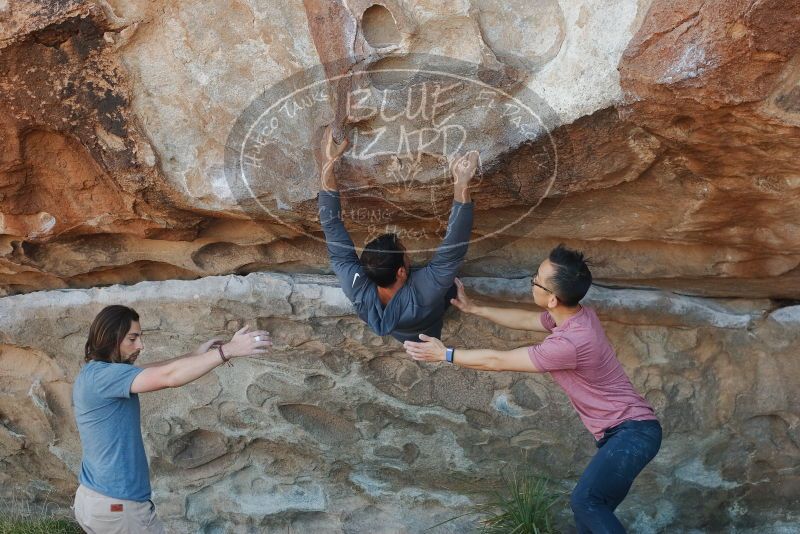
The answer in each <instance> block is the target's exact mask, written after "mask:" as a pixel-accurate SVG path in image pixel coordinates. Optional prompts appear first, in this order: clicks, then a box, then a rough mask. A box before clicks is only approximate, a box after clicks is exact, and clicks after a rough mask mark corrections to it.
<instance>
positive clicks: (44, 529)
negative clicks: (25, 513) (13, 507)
mask: <svg viewBox="0 0 800 534" xmlns="http://www.w3.org/2000/svg"><path fill="white" fill-rule="evenodd" d="M0 534H83V529H81V527H80V526H78V524H77V523H76V522H74V521H72V520H69V519H38V518H26V519H22V518H9V517H0Z"/></svg>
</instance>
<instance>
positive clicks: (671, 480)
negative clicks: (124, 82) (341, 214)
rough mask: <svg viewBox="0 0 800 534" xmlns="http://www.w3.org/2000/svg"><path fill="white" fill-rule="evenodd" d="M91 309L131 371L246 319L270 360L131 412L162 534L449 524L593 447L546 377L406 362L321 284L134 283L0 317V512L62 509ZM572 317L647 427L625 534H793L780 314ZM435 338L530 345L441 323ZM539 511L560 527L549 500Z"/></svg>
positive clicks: (788, 393) (749, 309) (642, 306)
mask: <svg viewBox="0 0 800 534" xmlns="http://www.w3.org/2000/svg"><path fill="white" fill-rule="evenodd" d="M524 282H525V283H522V282H520V283H509V282H508V281H507V280H504V279H492V278H479V279H468V280H467V284H468V286H470V287H471V288H473V290H474V291H476V292H478V293H483V294H484V295H490V294H491V295H503V296H504V297H505V298H508V297H512V298H513V297H515V296H517V297H522V295H524V294H525V292H526V289H525V285H526V284H527V281H524ZM110 303H124V304H127V305H130V306H133V307H134V308H135V309H136V310H137V311H138V312H139V313H140V314H141V317H142V327H143V330H144V332H145V335H144V341H145V347H146V348H145V352H143V354H142V357H141V358H142V359H143V360H145V361H147V360H148V359H149V358H154V357H157V356H156V355H159V356H162V357H163V356H165V355H169V354H175V353H182V352H185V351H187V350H191V349H192V348H193V347H194V346H196V345H198V344H199V343H201V342H202V341H204V340H205V339H207V338H209V337H212V336H216V335H223V336H225V335H230V334H231V333H232V332H233V331H235V330H236V329H238V328H239V327H240V325H241V324H242V323H243V322H245V321H246V322H248V323H249V324H252V325H257V326H258V327H260V328H266V329H269V330H270V331H271V332H272V334H273V337H274V340H275V343H276V345H275V350H274V352H273V353H272V354H270V355H269V356H267V357H265V358H262V359H240V360H237V361H236V362H235V365H234V366H233V368H228V367H224V366H223V367H220V368H218V369H217V370H215V371H214V372H212V373H211V374H210V375H208V376H206V377H204V378H203V379H201V380H199V381H197V382H196V383H193V384H191V385H189V386H186V387H183V388H179V389H176V390H171V391H169V390H168V391H163V392H159V393H152V394H144V395H142V396H141V400H142V413H143V428H144V435H145V441H146V447H147V449H148V452H149V455H150V459H151V470H152V476H151V478H152V480H153V483H154V484H153V485H154V492H155V501H156V503H157V504H158V506H159V509H160V513H161V514H162V516H163V517H164V518H165V520H166V521H167V522H168V523H169V525H170V526H171V527H172V528H173V529H175V531H177V532H222V531H231V529H234V528H235V530H236V531H244V530H246V529H253V530H262V531H263V530H265V529H266V530H270V531H272V530H275V531H279V532H280V531H284V530H286V529H287V528H288V529H291V530H292V531H296V532H421V531H422V530H424V529H425V528H428V527H430V526H432V525H435V524H436V523H438V522H439V521H443V520H445V519H448V518H450V517H454V516H456V515H459V514H460V513H463V512H466V511H468V510H469V506H470V504H471V503H472V502H473V501H474V500H475V499H476V493H475V492H476V491H479V490H482V489H485V488H486V487H487V486H488V485H489V484H491V483H492V482H493V481H495V480H497V478H498V476H499V473H501V472H503V471H505V472H512V471H518V470H524V469H533V470H535V471H536V472H538V473H542V474H547V475H549V476H551V477H554V478H555V480H556V481H557V485H558V487H559V488H560V489H563V490H564V491H569V490H570V488H571V487H572V485H573V484H574V482H575V478H576V477H577V476H578V475H579V474H580V472H581V470H582V468H583V466H584V465H585V463H586V462H587V461H588V459H589V458H590V456H591V454H592V453H593V450H594V446H593V440H592V438H591V436H590V435H589V433H588V432H586V430H585V429H584V428H583V427H582V426H581V423H580V421H579V420H578V418H577V416H576V415H575V413H574V411H573V409H572V407H571V406H570V405H569V402H568V401H567V399H566V396H565V395H564V394H563V393H561V392H560V391H559V390H558V389H557V388H556V387H555V386H554V384H553V382H552V381H551V380H550V378H548V377H547V376H544V375H527V374H524V373H480V372H475V371H470V370H465V369H459V368H457V367H450V366H446V365H442V364H418V363H415V362H413V361H411V360H409V359H408V358H406V357H405V356H404V355H403V353H402V348H401V346H400V345H399V344H398V343H396V342H395V341H393V340H388V339H382V338H379V337H376V336H374V335H372V334H371V333H370V332H369V331H368V330H367V329H366V328H365V326H364V325H363V324H362V323H361V322H360V321H359V320H358V319H357V318H356V317H354V316H353V314H352V310H351V309H350V307H349V303H348V302H347V301H346V299H345V298H344V297H343V295H342V293H341V291H340V290H339V288H338V287H337V286H336V280H335V278H333V277H329V276H307V275H305V276H304V275H296V276H292V277H290V276H287V275H282V274H266V273H254V274H251V275H249V276H247V277H237V276H227V277H211V278H205V279H202V280H197V281H167V282H143V283H140V284H137V285H135V286H133V287H124V286H113V287H110V288H103V289H91V290H69V291H48V292H39V293H34V294H31V295H19V296H13V297H6V298H4V299H0V318H2V319H0V332H2V337H0V363H1V364H2V370H3V376H4V382H3V385H4V387H3V391H2V394H0V413H2V418H3V419H2V426H0V461H1V462H2V464H3V470H2V475H0V477H2V479H0V482H2V488H3V489H2V496H3V497H4V499H3V501H4V502H9V500H10V498H11V496H16V497H17V498H18V499H19V498H21V497H22V498H24V499H27V500H30V501H34V502H35V501H37V500H42V499H50V500H51V501H56V502H57V503H59V504H67V503H68V502H69V499H70V498H71V496H72V493H73V492H74V488H75V478H74V473H75V472H76V470H77V469H78V468H79V463H80V443H79V441H78V437H77V434H76V431H75V428H74V424H73V423H72V421H73V415H72V411H71V407H70V400H69V394H70V385H71V383H72V382H73V380H74V378H75V375H76V373H77V372H78V370H79V366H80V357H79V356H78V355H79V354H80V353H81V348H82V345H83V343H84V342H85V335H86V329H87V327H88V324H87V318H89V317H92V316H93V315H94V314H95V313H96V312H97V311H99V310H100V309H101V308H102V307H103V306H105V305H107V304H110ZM587 303H588V304H590V305H592V306H594V307H595V309H597V310H598V311H599V313H600V316H601V319H602V320H603V321H604V324H605V327H606V328H607V333H608V335H609V338H610V339H611V341H612V343H613V344H614V345H615V346H616V348H617V351H618V355H619V358H620V360H621V361H622V363H623V365H624V366H625V367H626V369H627V371H628V373H629V374H630V376H631V379H632V380H633V382H634V384H635V386H636V387H637V388H638V389H639V390H640V391H642V392H643V393H645V394H646V396H647V398H648V399H649V400H650V402H651V403H653V405H654V406H655V408H656V410H657V411H658V413H659V416H660V417H661V418H662V422H663V425H664V429H665V439H664V443H663V446H662V450H661V452H660V453H659V455H658V456H657V457H656V459H655V460H654V461H653V463H652V464H651V465H650V466H649V467H648V468H647V469H646V470H645V471H644V472H643V474H642V475H641V476H640V478H639V479H637V482H636V484H635V486H634V488H633V490H632V493H631V495H630V497H629V498H628V499H627V500H626V501H625V503H624V504H623V506H622V507H621V509H620V514H621V516H622V517H623V518H624V520H625V522H626V524H627V525H629V528H630V529H631V530H632V531H635V532H662V531H665V530H666V531H670V532H672V531H692V529H697V530H694V531H713V532H720V531H727V530H729V529H733V528H734V527H735V528H736V530H737V531H740V532H751V531H752V532H759V533H760V532H785V531H787V530H786V529H790V525H795V528H796V525H797V524H796V523H795V522H796V521H797V520H798V517H797V514H798V507H797V485H798V483H799V482H800V481H799V480H798V476H797V474H796V472H795V469H794V467H795V466H796V465H797V462H798V460H800V448H798V439H800V435H798V420H797V413H798V408H800V395H798V390H797V388H796V387H795V384H796V378H797V376H798V374H799V373H800V364H799V363H798V360H797V358H796V355H797V352H798V350H800V338H798V332H800V329H799V328H798V327H800V307H798V306H788V307H783V308H778V309H772V308H771V305H770V304H769V302H768V301H741V300H739V301H715V300H712V299H707V298H706V299H704V298H693V297H683V296H676V295H673V294H670V293H666V292H659V291H644V290H630V289H628V290H611V289H601V288H596V289H593V290H592V292H591V293H590V294H589V296H588V300H587ZM443 337H444V338H445V339H446V340H449V341H450V342H453V343H456V344H461V345H466V346H474V345H477V344H479V343H483V344H485V343H490V344H492V345H494V346H499V347H513V346H519V345H522V344H524V343H532V342H534V341H537V340H538V339H539V338H537V337H534V336H531V335H526V334H525V333H520V332H515V331H511V330H505V329H502V328H498V327H492V326H490V325H488V324H487V323H485V322H482V321H479V320H476V319H474V318H470V317H464V316H459V315H458V314H451V315H450V316H449V318H448V321H447V322H446V331H445V334H444V336H443ZM560 510H561V521H562V522H564V523H565V526H566V524H567V523H568V520H567V519H566V518H567V517H568V516H567V514H566V511H567V503H566V501H563V502H562V503H561V509H560ZM472 521H473V519H472V518H469V517H467V518H462V519H460V520H458V521H456V522H453V523H450V524H448V525H446V526H443V527H441V528H440V529H439V530H437V531H442V532H464V531H465V530H468V529H469V528H470V526H471V525H472ZM782 529H783V530H782Z"/></svg>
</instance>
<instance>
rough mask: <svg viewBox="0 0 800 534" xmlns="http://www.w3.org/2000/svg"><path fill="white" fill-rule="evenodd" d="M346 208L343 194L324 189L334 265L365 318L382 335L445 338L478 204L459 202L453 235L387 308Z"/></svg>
mask: <svg viewBox="0 0 800 534" xmlns="http://www.w3.org/2000/svg"><path fill="white" fill-rule="evenodd" d="M341 211H342V209H341V203H340V201H339V194H338V193H335V192H330V191H320V193H319V221H320V224H321V225H322V230H323V232H325V241H326V242H327V245H328V255H329V256H330V259H331V267H332V268H333V271H334V272H335V273H336V276H337V277H338V278H339V282H340V283H341V285H342V291H344V294H345V295H346V296H347V298H348V299H350V301H351V302H352V303H353V306H354V307H355V309H356V313H358V316H359V317H360V318H361V320H363V321H364V322H366V323H367V324H368V325H369V327H370V328H371V329H372V330H373V331H374V332H375V333H376V334H378V335H379V336H385V335H388V334H391V335H392V337H394V338H395V339H397V340H398V341H401V342H402V341H406V340H413V341H419V334H427V335H429V336H434V337H440V336H441V334H442V322H443V319H442V317H443V315H444V312H445V309H446V308H447V305H448V304H449V301H448V298H447V295H448V293H449V292H450V291H451V289H452V288H453V280H454V279H455V277H456V275H457V274H458V270H459V268H460V267H461V264H462V263H463V262H464V256H466V254H467V247H468V246H469V237H470V233H471V232H472V212H473V204H472V203H471V202H470V203H469V204H464V203H461V202H455V201H454V202H453V207H452V210H451V212H450V220H449V222H448V224H447V234H446V235H445V238H444V240H443V241H442V243H441V244H440V245H439V248H438V249H437V250H436V254H434V256H433V258H432V259H431V261H430V263H428V265H426V266H425V267H423V268H421V269H417V270H414V271H412V272H411V274H410V276H409V279H408V282H406V284H405V285H403V287H401V288H400V290H398V292H397V293H395V295H394V297H392V300H390V301H389V302H388V303H387V304H386V306H385V307H384V305H383V304H382V303H381V301H380V299H379V298H378V286H377V285H376V284H375V282H373V281H372V280H370V279H369V278H368V277H367V275H366V273H365V271H364V267H363V266H362V265H361V261H360V260H359V259H358V256H357V255H356V250H355V246H354V245H353V241H352V239H350V234H348V233H347V229H346V228H345V227H344V223H343V222H342V217H341ZM450 294H451V295H452V294H454V292H453V293H450Z"/></svg>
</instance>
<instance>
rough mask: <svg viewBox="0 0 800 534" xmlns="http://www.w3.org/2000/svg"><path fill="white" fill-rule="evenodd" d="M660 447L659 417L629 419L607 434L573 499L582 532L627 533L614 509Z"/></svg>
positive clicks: (600, 443) (580, 533)
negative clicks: (638, 419)
mask: <svg viewBox="0 0 800 534" xmlns="http://www.w3.org/2000/svg"><path fill="white" fill-rule="evenodd" d="M660 447H661V425H660V424H659V422H658V421H655V420H653V421H625V422H623V423H620V424H619V425H617V426H615V427H613V428H609V429H608V430H606V431H605V432H604V433H603V438H602V439H601V440H600V441H598V442H597V448H598V449H599V450H598V451H597V454H595V455H594V457H593V458H592V461H591V462H589V465H588V466H587V467H586V470H585V471H584V472H583V474H582V475H581V478H580V480H578V485H577V486H575V489H574V490H573V491H572V498H571V499H570V506H571V507H572V513H573V514H574V515H575V523H576V524H577V526H578V533H579V534H588V533H593V534H606V533H614V534H617V533H624V532H625V528H624V527H623V526H622V523H620V522H619V519H617V517H616V516H615V515H614V510H615V509H616V508H617V506H619V503H621V502H622V500H623V499H624V498H625V496H626V495H627V494H628V490H629V489H631V485H632V484H633V479H635V478H636V475H638V474H639V472H640V471H641V470H642V469H644V466H646V465H647V464H648V463H649V462H650V460H652V459H653V458H655V456H656V454H657V453H658V449H659V448H660Z"/></svg>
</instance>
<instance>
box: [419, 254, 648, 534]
mask: <svg viewBox="0 0 800 534" xmlns="http://www.w3.org/2000/svg"><path fill="white" fill-rule="evenodd" d="M456 285H457V287H458V295H457V298H455V299H453V300H452V301H451V302H452V304H453V305H454V306H456V307H457V308H458V309H460V310H461V311H463V312H466V313H471V314H474V315H478V316H480V317H483V318H485V319H489V320H491V321H493V322H495V323H497V324H499V325H502V326H506V327H508V328H515V329H519V330H533V331H537V332H549V333H550V334H549V335H548V336H547V337H546V338H545V339H544V341H543V342H542V343H540V344H538V345H534V346H532V347H520V348H518V349H514V350H509V351H500V350H492V349H473V350H467V349H460V348H453V347H446V346H445V345H444V344H443V343H442V342H441V341H440V340H438V339H436V338H434V337H429V336H425V335H421V336H420V339H421V340H422V342H413V341H406V342H405V348H406V352H408V354H409V355H410V356H411V357H413V358H414V359H415V360H421V361H448V362H451V363H455V364H458V365H460V366H463V367H469V368H472V369H481V370H485V371H527V372H530V373H545V372H547V373H550V376H552V377H553V379H554V380H555V381H556V382H557V383H558V384H559V385H560V386H561V387H562V388H563V389H564V391H565V392H566V394H567V396H568V397H569V399H570V401H571V402H572V405H573V406H574V407H575V410H576V411H577V412H578V415H579V416H580V418H581V421H582V422H583V424H584V426H586V428H587V429H588V430H589V431H590V432H591V433H592V434H593V435H594V437H595V439H596V445H597V448H598V451H597V453H596V454H595V456H594V457H593V458H592V460H591V461H590V462H589V465H588V466H587V467H586V470H585V471H584V472H583V474H582V475H581V477H580V480H579V481H578V484H577V486H576V487H575V489H574V490H573V492H572V498H571V500H570V505H571V507H572V511H573V514H574V516H575V522H576V524H577V526H578V532H579V533H582V534H583V533H589V532H594V533H598V532H602V533H606V532H609V533H618V532H625V529H624V528H623V526H622V523H620V522H619V519H617V517H616V516H615V515H614V510H615V509H616V508H617V506H619V504H620V503H621V502H622V500H623V499H624V498H625V496H626V495H627V494H628V490H629V489H630V487H631V485H632V484H633V480H634V479H635V478H636V476H637V475H638V474H639V472H640V471H641V470H642V469H643V468H644V467H645V466H646V465H647V464H648V463H649V462H650V460H652V459H653V458H654V457H655V455H656V453H658V449H659V448H660V446H661V425H660V424H659V422H658V419H657V418H656V416H655V412H654V410H653V407H652V406H651V405H650V404H649V403H648V402H647V400H645V399H644V397H642V396H641V395H640V394H639V393H638V392H637V391H636V390H635V389H634V387H633V385H632V384H631V382H630V380H629V379H628V376H627V375H626V374H625V371H624V369H623V368H622V365H621V364H620V362H619V360H618V359H617V355H616V353H615V351H614V348H613V347H612V346H611V344H610V343H609V341H608V338H607V337H606V335H605V332H604V331H603V327H602V325H601V324H600V320H599V319H598V318H597V314H596V313H595V312H594V310H592V309H591V308H587V307H585V306H581V305H580V301H581V299H582V298H583V297H584V296H585V295H586V293H587V292H588V291H589V287H590V286H591V285H592V274H591V272H590V271H589V267H588V266H587V264H586V261H585V260H584V257H583V254H581V253H580V252H577V251H574V250H570V249H568V248H566V247H564V246H563V245H559V246H558V247H556V248H554V249H553V250H552V251H551V252H550V255H549V257H548V258H547V259H546V260H544V261H543V262H542V263H541V265H539V269H538V271H537V273H536V275H534V277H533V278H532V280H531V291H532V293H533V300H534V302H535V303H536V305H537V306H539V307H540V308H543V309H544V310H545V311H543V312H532V311H529V310H520V309H507V308H495V307H489V306H479V305H477V304H475V303H473V302H472V301H471V300H470V299H469V298H468V297H467V295H466V292H465V291H464V286H463V284H462V283H461V281H460V280H458V279H456Z"/></svg>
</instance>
